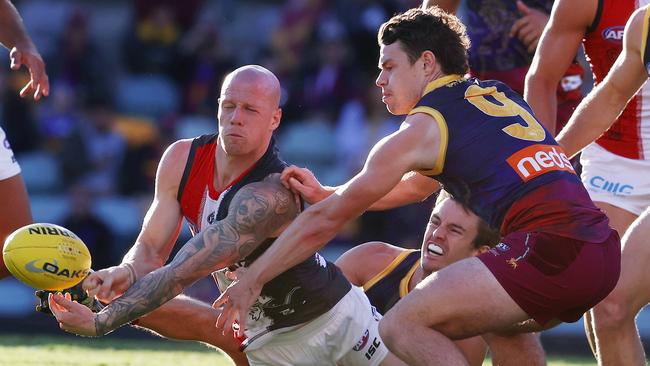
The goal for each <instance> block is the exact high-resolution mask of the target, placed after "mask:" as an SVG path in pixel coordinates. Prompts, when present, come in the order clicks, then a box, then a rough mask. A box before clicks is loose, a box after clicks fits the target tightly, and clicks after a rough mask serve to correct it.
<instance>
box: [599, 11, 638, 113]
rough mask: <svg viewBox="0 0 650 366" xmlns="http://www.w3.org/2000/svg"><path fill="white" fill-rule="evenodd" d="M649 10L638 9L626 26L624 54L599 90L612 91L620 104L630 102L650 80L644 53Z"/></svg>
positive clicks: (613, 96) (612, 96)
mask: <svg viewBox="0 0 650 366" xmlns="http://www.w3.org/2000/svg"><path fill="white" fill-rule="evenodd" d="M646 9H647V8H642V9H638V10H637V11H636V12H635V13H634V14H632V16H631V17H630V19H629V21H628V23H627V25H626V26H625V31H624V38H623V52H622V53H621V54H620V55H619V56H618V58H617V59H616V62H615V63H614V65H613V66H612V68H611V70H610V71H609V73H608V74H607V76H606V77H605V80H603V82H602V84H601V85H602V86H600V88H598V89H604V90H611V94H612V95H611V96H609V97H610V98H613V100H614V101H617V102H618V103H619V104H620V103H625V104H627V102H628V101H629V100H630V98H632V97H633V96H634V94H636V92H637V91H638V90H639V88H640V87H641V86H642V85H643V84H644V83H645V82H646V80H647V79H648V74H647V71H646V68H645V67H644V60H643V53H644V52H645V50H644V47H647V45H646V44H645V43H646V42H645V38H646V36H647V26H648V25H647V20H646V17H647V14H646Z"/></svg>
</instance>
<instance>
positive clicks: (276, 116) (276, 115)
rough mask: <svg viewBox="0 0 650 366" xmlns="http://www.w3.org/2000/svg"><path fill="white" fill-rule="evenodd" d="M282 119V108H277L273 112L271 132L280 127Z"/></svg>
mask: <svg viewBox="0 0 650 366" xmlns="http://www.w3.org/2000/svg"><path fill="white" fill-rule="evenodd" d="M281 119H282V108H278V109H276V110H275V112H273V117H272V121H271V130H275V129H276V128H278V127H279V126H280V120H281Z"/></svg>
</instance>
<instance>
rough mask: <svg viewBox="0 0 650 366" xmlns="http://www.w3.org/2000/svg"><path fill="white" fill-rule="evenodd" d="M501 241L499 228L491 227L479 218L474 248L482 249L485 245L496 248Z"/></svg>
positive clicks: (473, 242)
mask: <svg viewBox="0 0 650 366" xmlns="http://www.w3.org/2000/svg"><path fill="white" fill-rule="evenodd" d="M500 241H501V233H500V232H499V230H497V229H493V228H491V227H490V225H488V223H487V222H485V220H483V219H481V220H479V223H478V233H477V234H476V238H474V240H473V241H472V244H473V245H474V249H481V247H482V246H483V245H487V246H488V247H490V248H494V247H495V246H496V245H497V244H499V242H500Z"/></svg>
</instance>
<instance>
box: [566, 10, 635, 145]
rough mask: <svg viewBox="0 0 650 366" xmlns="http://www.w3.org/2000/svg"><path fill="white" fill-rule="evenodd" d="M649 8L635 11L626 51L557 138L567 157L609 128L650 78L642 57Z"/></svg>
mask: <svg viewBox="0 0 650 366" xmlns="http://www.w3.org/2000/svg"><path fill="white" fill-rule="evenodd" d="M647 9H648V7H647V6H646V7H643V8H641V9H638V10H637V11H635V12H634V14H632V16H631V17H630V19H629V20H628V22H627V25H626V26H625V32H624V34H625V35H624V38H623V52H622V53H621V54H620V55H619V56H618V58H617V59H616V62H615V63H614V66H612V68H611V70H609V73H608V74H607V77H605V80H603V82H602V83H600V84H599V85H598V86H597V87H596V88H595V89H594V90H593V91H592V92H591V93H589V95H588V96H587V97H586V98H585V99H583V100H582V102H581V103H580V105H579V106H578V108H576V111H575V112H574V113H573V115H572V116H571V119H570V120H569V122H568V123H567V125H566V127H565V128H564V129H562V131H561V132H560V134H559V135H558V137H557V141H558V143H560V145H562V147H563V148H564V151H565V152H566V154H567V155H568V156H573V155H575V154H577V153H578V152H579V151H580V150H582V149H583V148H584V147H585V146H587V145H588V144H590V143H591V142H593V141H594V140H596V139H597V138H598V137H599V136H600V135H602V134H603V132H605V131H607V129H608V128H609V127H610V126H611V125H612V123H614V121H615V120H616V118H617V117H618V116H619V114H620V113H621V111H623V109H624V108H625V106H626V105H627V103H628V102H629V100H630V99H631V98H632V97H633V96H634V94H636V92H637V91H638V90H639V88H640V87H641V86H642V85H643V83H644V82H645V81H646V80H647V79H648V74H647V73H646V69H645V67H644V65H643V59H642V53H643V52H644V50H643V49H642V44H643V39H644V38H645V37H646V34H644V20H645V21H646V22H647V19H646V18H647V17H648V14H647V12H648V10H647ZM646 47H647V46H646Z"/></svg>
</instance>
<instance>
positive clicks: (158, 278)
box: [95, 267, 183, 335]
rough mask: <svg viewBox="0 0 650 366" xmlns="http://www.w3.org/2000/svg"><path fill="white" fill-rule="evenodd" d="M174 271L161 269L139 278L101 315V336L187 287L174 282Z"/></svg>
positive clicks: (97, 322)
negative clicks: (172, 279) (171, 278)
mask: <svg viewBox="0 0 650 366" xmlns="http://www.w3.org/2000/svg"><path fill="white" fill-rule="evenodd" d="M172 272H173V271H171V270H170V268H168V267H163V268H160V269H158V270H156V271H154V272H151V273H149V274H148V275H146V276H144V277H143V278H141V279H139V280H138V281H137V282H136V283H135V284H134V285H133V286H131V288H130V289H129V290H128V291H127V292H126V293H125V294H124V295H123V296H122V297H120V298H119V299H117V300H115V301H113V302H112V303H111V304H110V305H109V306H107V307H105V308H104V310H102V311H101V312H99V314H97V315H98V316H97V317H96V318H95V328H96V330H97V334H98V335H103V334H106V333H109V332H111V331H112V330H114V329H117V328H119V327H121V326H122V325H124V324H126V323H128V322H130V321H132V320H135V319H137V318H139V317H141V316H142V315H145V314H147V313H149V312H150V311H151V310H153V309H155V308H157V307H159V306H160V305H162V304H164V303H165V302H167V301H168V300H170V299H172V298H173V297H175V296H176V295H178V294H179V293H180V292H181V291H182V290H183V288H182V287H181V286H179V285H178V283H176V282H175V281H170V277H171V276H173V273H172Z"/></svg>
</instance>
